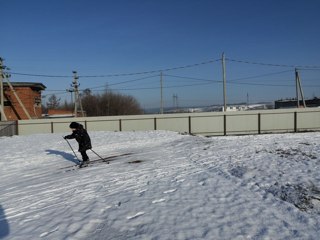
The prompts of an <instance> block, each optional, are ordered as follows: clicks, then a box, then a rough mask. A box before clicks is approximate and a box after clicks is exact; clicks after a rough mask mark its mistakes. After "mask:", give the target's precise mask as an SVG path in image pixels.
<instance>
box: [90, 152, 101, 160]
mask: <svg viewBox="0 0 320 240" xmlns="http://www.w3.org/2000/svg"><path fill="white" fill-rule="evenodd" d="M90 150H91V151H92V152H93V153H94V154H95V155H97V156H98V157H99V158H100V159H101V160H105V159H104V158H102V157H101V156H100V155H99V154H98V153H96V152H95V151H93V150H92V149H90Z"/></svg>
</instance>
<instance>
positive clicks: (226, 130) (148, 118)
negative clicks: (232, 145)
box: [17, 108, 320, 136]
mask: <svg viewBox="0 0 320 240" xmlns="http://www.w3.org/2000/svg"><path fill="white" fill-rule="evenodd" d="M72 121H77V122H80V123H82V124H83V125H84V126H85V128H86V129H87V130H88V131H147V130H170V131H176V132H181V133H189V134H196V135H205V136H219V135H239V134H262V133H280V132H300V131H319V130H320V108H307V109H277V110H261V111H242V112H208V113H183V114H162V115H159V114H158V115H137V116H112V117H87V118H63V119H39V120H19V121H18V126H17V129H18V135H29V134H37V133H59V132H68V131H70V129H69V124H70V122H72Z"/></svg>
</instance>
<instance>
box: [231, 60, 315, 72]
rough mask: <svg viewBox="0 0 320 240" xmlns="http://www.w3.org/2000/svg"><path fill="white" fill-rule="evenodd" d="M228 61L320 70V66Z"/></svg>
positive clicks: (240, 61) (241, 61) (238, 61)
mask: <svg viewBox="0 0 320 240" xmlns="http://www.w3.org/2000/svg"><path fill="white" fill-rule="evenodd" d="M226 61H230V62H237V63H246V64H253V65H261V66H269V67H290V68H299V69H317V70H318V69H319V70H320V66H303V65H286V64H273V63H261V62H250V61H244V60H236V59H231V58H226Z"/></svg>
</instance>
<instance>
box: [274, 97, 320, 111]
mask: <svg viewBox="0 0 320 240" xmlns="http://www.w3.org/2000/svg"><path fill="white" fill-rule="evenodd" d="M305 103H306V106H307V107H319V106H320V98H316V97H315V98H313V99H307V100H305ZM299 106H300V107H303V102H302V100H300V101H299ZM296 107H297V100H295V99H285V100H282V99H281V100H277V101H275V102H274V108H275V109H279V108H296Z"/></svg>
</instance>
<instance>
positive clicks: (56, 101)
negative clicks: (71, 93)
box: [47, 94, 61, 109]
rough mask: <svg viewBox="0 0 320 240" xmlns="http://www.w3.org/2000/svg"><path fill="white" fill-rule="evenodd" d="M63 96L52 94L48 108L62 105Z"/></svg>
mask: <svg viewBox="0 0 320 240" xmlns="http://www.w3.org/2000/svg"><path fill="white" fill-rule="evenodd" d="M60 100H61V98H57V96H56V95H55V94H52V95H51V96H50V97H49V99H48V102H47V108H51V109H56V108H58V107H59V105H60Z"/></svg>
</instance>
